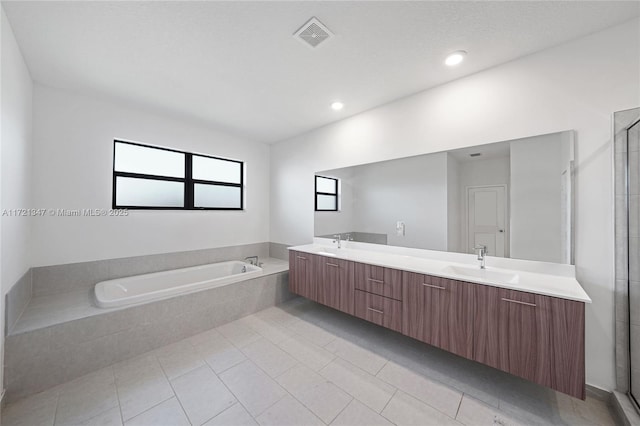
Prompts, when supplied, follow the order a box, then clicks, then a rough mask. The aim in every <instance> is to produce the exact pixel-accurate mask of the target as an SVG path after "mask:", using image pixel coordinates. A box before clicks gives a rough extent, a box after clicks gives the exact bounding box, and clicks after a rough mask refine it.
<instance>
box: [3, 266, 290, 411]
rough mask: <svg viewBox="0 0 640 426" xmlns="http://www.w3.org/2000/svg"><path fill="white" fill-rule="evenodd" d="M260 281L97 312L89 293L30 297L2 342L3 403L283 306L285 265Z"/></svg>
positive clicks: (286, 296) (269, 269) (273, 268)
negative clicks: (278, 305)
mask: <svg viewBox="0 0 640 426" xmlns="http://www.w3.org/2000/svg"><path fill="white" fill-rule="evenodd" d="M263 261H264V262H265V268H264V275H262V276H259V277H256V278H253V279H250V280H247V281H243V282H238V283H233V284H230V285H227V286H222V287H216V288H212V289H207V290H202V291H199V292H195V293H190V294H184V295H180V296H176V297H172V298H169V299H165V300H159V301H154V302H150V303H147V304H144V305H138V306H130V307H122V308H119V309H100V308H97V307H96V306H94V305H93V304H92V301H91V300H92V299H91V294H90V291H89V290H80V291H73V292H69V293H66V294H53V295H49V296H36V297H33V299H32V300H31V303H30V304H29V306H28V307H27V309H26V310H25V312H24V314H23V315H22V317H21V318H20V320H19V321H18V323H17V324H16V326H15V327H14V330H13V332H12V334H10V335H9V336H7V338H6V340H5V376H4V377H5V388H6V389H7V394H6V396H5V398H6V399H7V401H9V402H10V401H12V400H15V399H17V398H20V397H22V396H25V395H30V394H33V393H35V392H38V391H41V390H44V389H48V388H51V387H53V386H56V385H58V384H60V383H64V382H66V381H68V380H71V379H74V378H76V377H79V376H81V375H83V374H86V373H88V372H91V371H95V370H97V369H99V368H103V367H106V366H109V365H111V364H113V363H115V362H119V361H122V360H125V359H128V358H131V357H135V356H137V355H139V354H141V353H144V352H147V351H149V350H152V349H155V348H157V347H160V346H163V345H166V344H168V343H172V342H175V341H177V340H180V339H183V338H185V337H188V336H191V335H194V334H197V333H200V332H202V331H204V330H207V329H210V328H212V327H217V326H219V325H221V324H224V323H226V322H229V321H233V320H235V319H238V318H241V317H243V316H246V315H249V314H251V313H254V312H257V311H259V310H261V309H265V308H267V307H269V306H273V305H275V304H277V303H281V302H283V301H285V300H288V299H289V298H291V297H292V296H291V294H290V293H289V291H288V288H287V286H288V272H287V269H288V265H287V263H286V262H283V261H281V260H277V259H270V258H267V259H263Z"/></svg>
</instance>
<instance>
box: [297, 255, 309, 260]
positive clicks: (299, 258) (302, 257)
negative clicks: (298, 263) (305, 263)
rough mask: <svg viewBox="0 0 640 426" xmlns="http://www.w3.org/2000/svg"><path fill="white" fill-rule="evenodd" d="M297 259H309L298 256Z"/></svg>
mask: <svg viewBox="0 0 640 426" xmlns="http://www.w3.org/2000/svg"><path fill="white" fill-rule="evenodd" d="M296 257H297V258H298V259H300V260H307V258H306V257H304V256H296Z"/></svg>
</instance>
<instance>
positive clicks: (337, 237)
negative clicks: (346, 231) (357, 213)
mask: <svg viewBox="0 0 640 426" xmlns="http://www.w3.org/2000/svg"><path fill="white" fill-rule="evenodd" d="M333 238H335V240H333V242H334V243H338V248H340V246H341V244H340V242H341V238H342V235H340V234H336V235H334V236H333Z"/></svg>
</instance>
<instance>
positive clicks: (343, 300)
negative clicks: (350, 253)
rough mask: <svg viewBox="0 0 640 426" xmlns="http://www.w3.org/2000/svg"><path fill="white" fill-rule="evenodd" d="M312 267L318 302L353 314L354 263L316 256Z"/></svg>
mask: <svg viewBox="0 0 640 426" xmlns="http://www.w3.org/2000/svg"><path fill="white" fill-rule="evenodd" d="M313 267H314V275H315V277H316V286H317V295H318V298H317V301H318V303H322V304H323V305H327V306H330V307H332V308H334V309H337V310H339V311H342V312H346V313H348V314H350V315H354V300H355V292H354V288H355V287H354V278H353V277H354V263H353V262H349V261H346V260H341V259H334V258H330V257H324V256H316V260H315V262H314V264H313Z"/></svg>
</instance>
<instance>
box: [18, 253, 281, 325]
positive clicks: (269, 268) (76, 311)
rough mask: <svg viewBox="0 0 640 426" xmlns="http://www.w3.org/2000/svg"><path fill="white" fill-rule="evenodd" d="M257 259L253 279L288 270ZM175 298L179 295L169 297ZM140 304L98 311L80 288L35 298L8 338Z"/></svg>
mask: <svg viewBox="0 0 640 426" xmlns="http://www.w3.org/2000/svg"><path fill="white" fill-rule="evenodd" d="M260 260H261V262H263V263H264V265H263V267H262V269H263V271H262V273H261V274H259V275H256V276H254V278H258V277H262V276H265V275H272V274H277V273H280V272H284V271H288V270H289V263H288V262H287V261H284V260H281V259H275V258H265V259H260ZM229 285H234V284H229ZM206 290H207V289H202V290H198V291H206ZM178 296H180V295H176V296H172V297H178ZM159 300H166V299H156V300H152V301H149V302H145V303H144V304H148V303H153V302H156V301H159ZM144 304H138V305H125V306H120V307H115V308H100V307H98V306H97V305H96V302H95V299H94V294H93V288H91V289H88V290H87V289H82V290H75V291H69V292H65V293H56V294H50V295H44V296H35V297H33V298H32V299H31V301H30V302H29V304H28V305H27V307H26V308H25V310H24V311H23V312H22V315H20V318H19V319H18V321H17V322H16V324H15V326H14V327H13V329H12V330H11V331H10V332H9V334H8V335H9V336H13V335H17V334H22V333H26V332H29V331H34V330H38V329H42V328H46V327H50V326H53V325H58V324H62V323H66V322H70V321H74V320H78V319H82V318H87V317H92V316H95V315H102V314H107V313H110V312H114V311H118V310H122V309H127V308H132V307H136V306H143V305H144Z"/></svg>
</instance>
